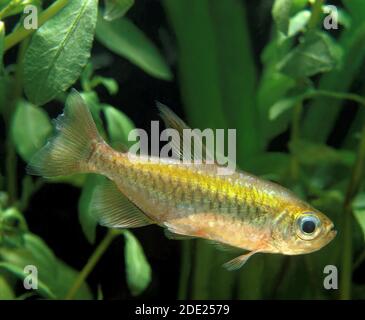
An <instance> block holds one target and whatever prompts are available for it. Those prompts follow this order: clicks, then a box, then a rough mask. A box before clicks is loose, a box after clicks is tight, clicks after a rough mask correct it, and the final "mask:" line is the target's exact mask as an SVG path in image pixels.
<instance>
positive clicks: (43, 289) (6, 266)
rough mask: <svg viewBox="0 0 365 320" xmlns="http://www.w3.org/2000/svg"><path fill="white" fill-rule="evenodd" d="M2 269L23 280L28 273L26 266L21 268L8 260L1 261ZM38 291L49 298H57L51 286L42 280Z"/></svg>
mask: <svg viewBox="0 0 365 320" xmlns="http://www.w3.org/2000/svg"><path fill="white" fill-rule="evenodd" d="M0 270H5V271H8V272H10V273H11V274H12V275H14V276H15V277H17V278H18V279H19V280H21V281H23V280H24V278H25V277H26V276H27V274H26V273H25V272H24V268H21V267H19V266H17V265H14V264H11V263H8V262H0ZM37 290H38V292H39V294H40V295H41V296H43V297H44V298H47V299H55V298H56V296H55V295H54V294H53V293H52V291H51V290H50V289H49V287H48V286H47V285H46V284H45V283H44V282H43V281H42V280H38V289H37Z"/></svg>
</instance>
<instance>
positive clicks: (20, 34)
mask: <svg viewBox="0 0 365 320" xmlns="http://www.w3.org/2000/svg"><path fill="white" fill-rule="evenodd" d="M69 1H70V0H57V1H56V2H54V3H53V4H52V5H50V6H49V7H48V8H47V9H46V10H44V11H43V12H42V13H41V14H40V15H39V19H38V27H40V26H42V25H43V24H44V23H45V22H46V21H47V20H49V19H51V18H52V17H53V16H54V15H55V14H57V13H58V12H59V11H60V10H61V9H62V8H63V7H64V6H65V5H66V4H68V2H69ZM34 31H36V30H35V29H29V30H28V29H25V28H24V26H23V25H21V26H20V27H19V28H18V29H16V30H15V31H14V32H13V33H11V34H9V35H8V36H6V37H5V48H4V51H7V50H8V49H10V48H12V47H13V46H15V45H16V44H17V43H19V42H21V41H22V40H23V39H25V38H26V37H28V36H29V35H31V34H32V33H33V32H34Z"/></svg>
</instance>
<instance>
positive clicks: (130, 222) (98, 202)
mask: <svg viewBox="0 0 365 320" xmlns="http://www.w3.org/2000/svg"><path fill="white" fill-rule="evenodd" d="M91 208H92V209H91V210H92V214H93V215H94V216H95V217H96V218H97V220H98V221H99V223H100V224H101V225H103V226H106V227H110V228H136V227H142V226H146V225H149V224H152V223H153V221H152V220H150V219H149V218H148V217H147V216H146V215H145V214H144V213H143V212H142V211H141V210H140V209H139V208H137V207H136V206H135V205H134V204H133V203H132V202H131V201H130V200H129V199H128V198H127V197H126V196H125V195H124V194H123V193H122V192H121V191H120V190H119V189H118V187H117V186H116V185H115V183H114V182H113V181H111V180H108V179H103V182H102V183H101V184H100V185H98V186H97V187H96V188H95V190H94V193H93V197H92V200H91Z"/></svg>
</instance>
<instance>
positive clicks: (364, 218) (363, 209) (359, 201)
mask: <svg viewBox="0 0 365 320" xmlns="http://www.w3.org/2000/svg"><path fill="white" fill-rule="evenodd" d="M352 208H353V211H354V216H355V218H356V220H357V222H358V223H359V225H360V227H361V230H362V232H363V234H364V240H365V193H360V194H358V195H357V196H356V198H355V199H354V201H353V203H352Z"/></svg>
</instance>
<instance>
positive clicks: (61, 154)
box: [27, 90, 103, 178]
mask: <svg viewBox="0 0 365 320" xmlns="http://www.w3.org/2000/svg"><path fill="white" fill-rule="evenodd" d="M55 127H56V130H57V132H56V134H55V136H54V137H52V138H51V140H49V141H48V142H47V144H46V145H45V146H44V147H43V148H42V149H41V150H39V151H38V152H37V153H36V154H35V155H34V156H33V158H32V159H31V161H30V163H29V164H28V167H27V171H28V173H29V174H34V175H39V176H43V177H46V178H50V177H56V176H63V175H70V174H74V173H81V172H88V171H89V170H88V163H87V162H88V160H89V159H90V157H91V155H92V153H93V151H94V147H95V144H96V143H98V142H102V141H103V139H102V138H101V136H100V135H99V133H98V131H97V128H96V125H95V123H94V121H93V118H92V116H91V113H90V111H89V109H88V107H87V106H86V104H85V102H84V100H83V99H82V97H81V96H80V94H79V93H78V92H77V91H76V90H72V92H71V94H70V95H69V96H68V98H67V100H66V107H65V109H64V113H63V114H62V115H60V116H59V117H58V118H57V119H56V120H55Z"/></svg>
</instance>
